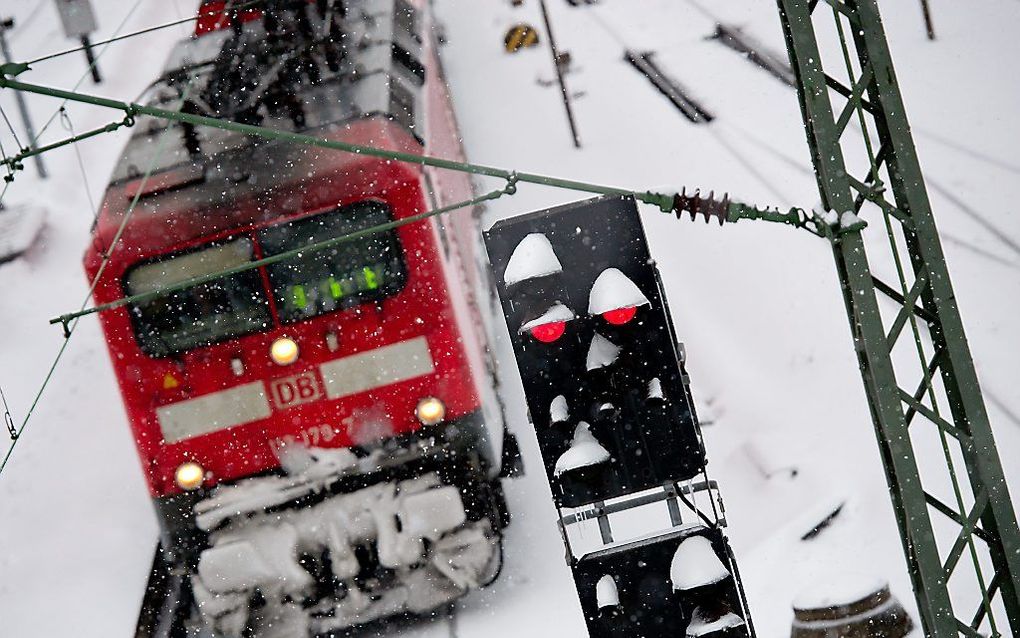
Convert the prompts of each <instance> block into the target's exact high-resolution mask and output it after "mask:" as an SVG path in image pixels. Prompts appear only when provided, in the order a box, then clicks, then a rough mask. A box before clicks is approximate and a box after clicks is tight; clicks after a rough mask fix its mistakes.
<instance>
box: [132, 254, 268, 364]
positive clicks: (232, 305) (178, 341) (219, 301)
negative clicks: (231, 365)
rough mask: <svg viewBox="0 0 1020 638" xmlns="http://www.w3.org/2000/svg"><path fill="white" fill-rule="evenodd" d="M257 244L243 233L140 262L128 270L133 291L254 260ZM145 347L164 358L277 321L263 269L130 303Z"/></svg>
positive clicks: (183, 279)
mask: <svg viewBox="0 0 1020 638" xmlns="http://www.w3.org/2000/svg"><path fill="white" fill-rule="evenodd" d="M253 256H254V245H253V242H252V240H251V239H249V238H247V237H242V238H239V239H234V240H231V241H228V242H226V243H222V244H218V245H213V246H208V247H205V248H202V249H201V250H197V251H193V252H189V253H185V254H181V255H176V256H173V257H169V258H165V259H162V260H161V261H157V262H152V263H147V264H143V265H141V266H137V267H135V268H134V269H132V270H131V271H130V272H128V274H127V277H126V278H125V286H126V288H127V292H128V294H130V295H137V294H141V293H146V292H151V291H153V290H157V289H159V288H164V287H167V286H172V285H174V284H178V283H181V282H184V281H187V280H188V279H192V278H195V277H201V276H204V275H210V274H212V273H216V272H221V271H223V270H226V269H229V268H233V267H234V266H240V265H241V264H244V263H246V262H249V261H252V259H253ZM130 309H131V317H132V320H133V321H134V324H135V332H136V334H137V336H138V342H139V345H140V346H141V348H142V350H143V351H144V352H145V353H146V354H149V355H151V356H156V357H164V356H167V355H170V354H173V353H175V352H181V351H184V350H190V349H192V348H197V347H199V346H205V345H209V344H211V343H216V342H217V341H223V340H225V339H230V338H233V337H237V336H239V335H242V334H247V333H250V332H255V331H258V330H264V329H266V328H268V327H269V326H270V325H271V324H272V318H271V315H270V313H269V304H268V302H267V300H266V293H265V289H264V288H263V286H262V282H261V281H260V278H259V274H258V271H256V270H249V271H246V272H241V273H237V274H235V275H229V276H227V277H222V278H220V279H214V280H212V281H209V282H206V283H203V284H199V285H197V286H191V287H189V288H185V289H184V290H180V291H177V292H173V293H170V294H167V295H160V296H159V297H156V298H154V299H150V300H148V301H143V302H140V303H138V304H133V305H131V307H130Z"/></svg>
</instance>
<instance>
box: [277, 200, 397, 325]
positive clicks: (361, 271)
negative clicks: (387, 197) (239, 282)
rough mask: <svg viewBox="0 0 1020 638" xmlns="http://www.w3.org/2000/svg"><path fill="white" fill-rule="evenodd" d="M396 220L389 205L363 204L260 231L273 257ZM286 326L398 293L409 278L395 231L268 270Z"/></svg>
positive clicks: (367, 237) (308, 254) (296, 258)
mask: <svg viewBox="0 0 1020 638" xmlns="http://www.w3.org/2000/svg"><path fill="white" fill-rule="evenodd" d="M389 221H392V215H391V214H390V211H389V209H388V208H386V206H384V205H383V204H380V203H377V202H360V203H358V204H353V205H351V206H347V207H344V208H341V209H339V210H334V211H331V212H328V213H323V214H319V215H314V216H312V217H306V218H304V219H299V220H297V221H293V222H288V223H285V224H279V225H277V226H271V227H269V228H266V229H264V230H262V231H261V232H260V233H259V236H258V239H259V243H260V244H261V245H262V250H263V252H264V253H265V255H266V256H267V257H268V256H270V255H276V254H280V253H282V252H285V251H288V250H292V249H294V248H301V247H302V246H308V245H310V244H314V243H316V242H320V241H324V240H327V239H330V238H332V237H337V236H339V235H345V234H347V233H351V232H354V231H357V230H362V229H365V228H370V227H372V226H377V225H379V224H385V223H386V222H389ZM266 271H267V272H268V274H269V281H270V284H271V286H272V289H273V298H274V299H275V301H276V310H277V314H278V315H279V317H280V321H281V322H282V323H291V322H294V321H300V320H302V319H306V318H308V317H313V316H315V315H320V314H323V313H326V312H332V311H334V310H341V309H343V308H350V307H352V306H356V305H359V304H362V303H365V302H368V301H374V300H378V299H382V298H385V297H387V296H389V295H392V294H395V293H396V292H398V291H399V290H400V289H401V288H403V286H404V283H405V282H406V280H407V269H406V266H405V264H404V257H403V253H402V252H401V249H400V241H399V240H398V239H397V234H396V231H394V230H388V231H383V232H380V233H375V234H373V235H369V236H366V237H362V238H360V239H356V240H353V241H349V242H346V243H342V244H339V245H337V246H334V247H332V248H328V249H326V250H320V251H316V252H311V253H306V254H301V255H299V256H297V257H294V258H292V259H288V260H286V261H282V262H280V263H278V264H272V265H270V266H267V267H266Z"/></svg>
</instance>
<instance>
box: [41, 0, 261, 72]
mask: <svg viewBox="0 0 1020 638" xmlns="http://www.w3.org/2000/svg"><path fill="white" fill-rule="evenodd" d="M265 2H266V0H250V1H249V2H245V3H242V4H239V5H237V6H236V7H233V8H231V9H230V11H234V12H237V11H242V10H244V9H247V8H250V7H253V6H255V5H259V4H265ZM201 17H202V16H201V15H200V14H196V15H194V16H191V17H188V18H180V19H178V20H171V21H170V22H164V23H162V24H157V25H153V26H151V27H146V28H144V29H139V30H138V31H132V32H131V33H125V34H123V35H117V36H114V37H112V38H108V39H106V40H100V41H99V42H92V43H90V44H89V46H91V47H97V46H101V45H106V44H111V43H113V42H120V41H121V40H128V39H130V38H134V37H136V36H140V35H145V34H147V33H153V32H154V31H161V30H163V29H168V28H170V27H175V26H177V25H181V24H187V23H189V22H195V21H197V20H198V19H199V18H201ZM86 48H87V47H85V46H84V45H83V46H79V47H73V48H70V49H65V50H63V51H57V52H55V53H49V54H46V55H42V56H39V57H37V58H33V59H31V60H28V61H27V62H25V64H28V65H29V66H31V65H33V64H37V63H39V62H45V61H47V60H53V59H55V58H59V57H62V56H65V55H70V54H72V53H78V52H79V51H84V50H85V49H86Z"/></svg>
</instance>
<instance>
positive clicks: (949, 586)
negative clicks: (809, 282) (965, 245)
mask: <svg viewBox="0 0 1020 638" xmlns="http://www.w3.org/2000/svg"><path fill="white" fill-rule="evenodd" d="M778 4H779V9H780V15H781V20H782V25H783V30H784V33H785V36H786V42H787V47H788V50H789V54H790V61H791V63H792V66H793V70H794V73H795V74H796V79H797V90H798V94H799V97H800V104H801V109H802V114H803V116H804V122H805V127H806V130H807V138H808V145H809V147H810V149H811V154H812V161H813V163H814V167H815V171H816V174H817V178H818V187H819V191H820V192H821V195H822V201H823V204H824V205H825V207H826V208H828V209H831V210H835V211H837V212H843V211H855V212H861V210H862V207H865V206H866V205H867V207H868V208H869V209H871V210H874V211H875V213H874V215H872V216H871V218H870V219H868V221H870V222H871V224H872V226H873V227H874V226H876V225H878V224H882V225H883V226H884V229H885V230H886V234H887V235H888V238H887V239H886V238H885V236H884V235H883V234H882V233H881V232H877V233H873V232H871V231H869V232H868V233H867V236H868V237H867V241H866V240H865V237H864V236H862V234H861V233H857V232H853V233H846V234H843V235H841V236H839V237H834V238H833V254H834V256H835V259H836V264H837V269H838V271H839V277H840V280H841V283H842V286H843V296H844V299H845V302H846V307H847V311H848V314H849V317H850V325H851V330H852V332H853V338H854V344H855V347H856V350H857V355H858V359H859V363H860V368H861V373H862V375H863V377H864V385H865V389H866V393H867V397H868V401H869V404H870V408H871V414H872V418H873V421H874V425H875V429H876V433H877V436H878V442H879V447H880V448H881V452H882V460H883V463H884V466H885V471H886V477H887V480H888V484H889V489H890V493H891V496H892V500H893V506H894V510H895V512H896V517H897V522H898V524H899V528H900V532H901V534H902V538H903V548H904V551H905V553H906V557H907V564H908V568H909V571H910V576H911V579H912V581H913V587H914V591H915V594H916V596H917V602H918V608H919V612H920V616H921V622H922V624H923V626H924V632H925V635H926V636H934V637H937V638H948V637H951V636H952V637H956V636H960V635H963V636H986V635H989V634H990V635H992V636H1001V635H1020V599H1018V598H1017V594H1018V589H1020V533H1018V531H1017V521H1016V514H1015V513H1014V511H1013V506H1012V503H1011V501H1010V497H1009V493H1008V490H1007V487H1006V482H1005V478H1004V476H1003V471H1002V464H1001V462H1000V460H999V455H998V452H997V450H996V446H995V441H994V438H993V435H992V430H991V428H990V426H989V421H988V414H987V412H986V410H985V405H984V401H983V399H982V396H981V390H980V387H979V386H978V380H977V375H976V373H975V370H974V362H973V360H972V358H971V354H970V349H969V347H968V345H967V339H966V335H965V334H964V329H963V323H962V322H961V319H960V313H959V310H958V308H957V305H956V299H955V296H954V294H953V289H952V286H951V284H950V280H949V272H948V269H947V266H946V261H945V257H944V255H943V252H942V246H941V243H940V241H939V237H938V234H937V231H936V229H935V223H934V219H933V217H932V211H931V204H930V202H929V201H928V195H927V192H926V191H925V186H924V181H923V179H922V176H921V170H920V166H919V165H918V160H917V154H916V151H915V148H914V143H913V139H912V137H911V134H910V128H909V125H908V123H907V118H906V114H905V112H904V107H903V101H902V98H901V95H900V90H899V87H898V85H897V82H896V77H895V74H894V73H893V66H892V60H891V57H890V53H889V48H888V43H887V41H886V37H885V33H884V30H883V27H882V22H881V18H880V16H879V12H878V7H877V5H876V2H875V0H822V1H820V0H778ZM819 41H821V42H822V43H823V44H824V45H825V46H824V47H823V48H821V49H820V47H819ZM834 106H835V107H837V108H836V110H834ZM867 202H870V204H866V203H867ZM871 204H874V205H876V206H877V208H875V207H873V206H871ZM878 209H881V210H880V212H879V210H878ZM866 218H867V216H866ZM873 230H878V229H877V228H874V229H873ZM866 246H867V248H868V249H869V251H871V253H872V259H873V260H874V261H875V264H876V272H883V273H884V272H888V273H890V275H888V276H887V278H888V277H895V279H890V281H889V282H886V281H883V280H882V279H880V278H879V277H878V276H876V274H874V273H873V271H872V268H871V265H870V264H869V261H868V254H867V252H866V250H865V247H866ZM920 454H923V455H924V458H925V459H926V460H927V459H930V458H931V456H930V455H932V454H935V455H936V456H938V457H941V458H944V461H945V462H944V464H943V463H941V462H939V463H932V462H926V463H925V464H924V467H923V468H921V467H919V465H918V462H917V460H918V458H919V455H920ZM922 470H923V471H922ZM1010 632H1012V633H1010Z"/></svg>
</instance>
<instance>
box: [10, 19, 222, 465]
mask: <svg viewBox="0 0 1020 638" xmlns="http://www.w3.org/2000/svg"><path fill="white" fill-rule="evenodd" d="M137 6H138V5H137V4H136V5H135V7H137ZM225 17H226V11H224V13H223V14H222V15H221V17H220V20H221V21H222V20H223V18H225ZM104 50H105V49H104ZM193 80H194V78H192V79H191V80H189V82H188V83H187V84H186V85H185V86H184V89H183V91H182V93H183V96H184V97H185V98H186V97H187V95H188V93H189V91H190V89H191V84H192V82H193ZM62 110H63V105H61V110H58V111H57V113H58V114H59V113H60V112H61V111H62ZM170 132H171V129H170V128H169V127H168V128H167V129H165V130H164V131H163V132H162V133H161V134H160V138H159V141H158V143H157V147H156V151H155V153H153V155H152V159H151V160H150V162H149V166H148V168H147V169H146V171H145V173H144V174H143V175H142V177H141V180H140V188H139V189H138V192H136V193H135V195H134V197H133V198H132V200H131V203H130V204H129V205H128V208H127V210H126V211H125V213H124V217H123V219H122V220H121V222H120V225H119V226H118V227H117V231H116V233H114V236H113V239H112V240H111V241H110V245H109V246H108V247H107V249H106V251H105V252H104V253H103V256H102V261H101V262H100V263H99V268H98V269H97V271H96V274H95V276H94V277H93V278H92V281H91V282H89V289H88V292H87V293H86V295H85V299H84V300H82V303H81V308H82V309H84V308H85V307H86V306H87V305H88V302H89V299H91V298H92V294H93V293H94V292H95V289H96V286H98V285H99V280H100V279H101V278H102V276H103V274H104V273H105V272H106V266H107V265H108V264H109V263H110V258H111V257H112V255H113V253H114V251H115V250H116V248H117V246H118V245H119V242H120V238H121V237H122V236H123V234H124V231H125V229H126V228H127V225H128V222H129V221H130V219H131V217H132V214H133V213H134V211H135V209H136V208H137V206H138V202H139V201H141V198H142V192H143V190H144V187H145V184H146V182H148V180H149V178H150V177H151V176H152V174H153V173H154V172H155V170H156V167H157V164H158V161H157V160H158V159H159V157H160V155H161V154H162V151H163V146H164V144H165V143H166V140H167V139H169V134H170ZM9 185H10V182H8V183H7V186H9ZM6 191H7V188H6V186H5V188H4V191H3V192H0V201H2V198H3V194H4V193H6ZM77 325H78V319H74V320H73V321H71V322H70V323H69V324H67V323H65V324H64V341H63V343H61V344H60V348H59V349H58V350H57V354H56V356H55V357H54V359H53V362H52V364H50V367H49V369H48V370H47V372H46V376H45V378H44V379H43V382H42V385H40V386H39V389H38V390H37V391H36V393H35V397H34V398H33V399H32V403H31V405H30V406H29V408H28V411H27V412H26V413H25V417H24V419H22V421H21V424H20V425H19V426H18V427H17V428H16V429H15V430H14V431H13V432H12V433H11V444H10V446H9V447H8V448H7V452H6V453H5V454H4V457H3V460H2V461H0V475H2V474H3V472H4V470H5V469H6V468H7V464H8V463H9V462H10V460H11V456H12V455H13V454H14V450H15V448H16V446H17V444H18V442H19V441H20V440H21V438H22V434H24V432H25V428H26V427H27V426H28V423H29V422H30V420H31V418H32V415H33V414H34V413H35V409H36V407H38V405H39V401H40V400H41V399H42V396H43V393H44V392H45V391H46V388H47V387H48V386H49V384H50V381H51V380H52V379H53V374H54V373H55V372H56V370H57V366H58V365H59V364H60V361H61V359H62V358H63V356H64V352H66V351H67V346H68V344H69V343H71V336H72V335H73V334H74V330H75V328H76V327H77Z"/></svg>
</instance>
